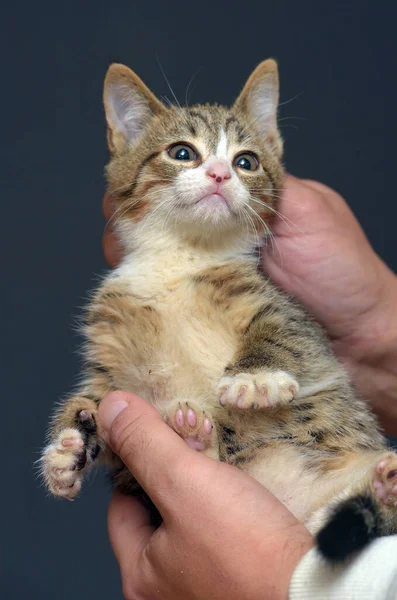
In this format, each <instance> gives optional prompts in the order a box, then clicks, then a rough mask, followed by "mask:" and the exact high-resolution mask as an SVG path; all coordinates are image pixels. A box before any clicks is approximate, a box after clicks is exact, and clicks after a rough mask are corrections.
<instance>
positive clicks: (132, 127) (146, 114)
mask: <svg viewBox="0 0 397 600" xmlns="http://www.w3.org/2000/svg"><path fill="white" fill-rule="evenodd" d="M103 102H104V105H105V112H106V121H107V124H108V145H109V150H110V151H111V152H112V153H114V154H118V153H120V152H122V151H123V150H124V149H125V148H126V147H127V146H128V145H130V144H133V143H134V142H135V141H136V140H137V139H138V138H139V137H140V136H141V135H142V134H143V133H144V131H145V129H146V128H147V126H148V125H149V123H150V121H151V120H152V118H153V117H154V116H156V115H159V114H161V113H163V112H165V111H166V110H167V109H166V108H165V106H164V104H162V103H161V102H160V100H157V98H156V96H155V95H154V94H152V92H151V91H150V90H149V88H147V87H146V85H145V84H144V83H143V81H142V80H141V79H140V78H139V77H138V75H136V74H135V73H134V72H133V71H131V69H129V68H128V67H126V66H125V65H119V64H113V65H111V66H110V67H109V70H108V72H107V74H106V78H105V84H104V89H103Z"/></svg>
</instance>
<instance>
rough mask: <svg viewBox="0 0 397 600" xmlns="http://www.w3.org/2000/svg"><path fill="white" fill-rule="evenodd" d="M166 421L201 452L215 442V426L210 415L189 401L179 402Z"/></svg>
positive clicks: (192, 446) (212, 445)
mask: <svg viewBox="0 0 397 600" xmlns="http://www.w3.org/2000/svg"><path fill="white" fill-rule="evenodd" d="M166 422H167V423H168V425H169V426H170V427H172V429H173V430H174V431H175V432H176V433H177V434H178V435H179V436H180V437H181V438H183V439H184V440H185V442H186V443H187V444H188V445H189V446H190V447H191V448H193V450H198V451H199V452H203V451H205V450H208V449H210V448H213V447H214V446H215V444H216V433H215V428H214V425H213V423H212V420H211V418H210V416H209V415H207V414H206V413H205V412H204V411H203V410H201V409H199V408H197V407H195V406H194V405H193V404H191V403H190V404H189V403H188V402H180V403H179V404H178V407H177V409H176V411H175V412H174V413H173V414H171V416H170V417H168V418H167V419H166Z"/></svg>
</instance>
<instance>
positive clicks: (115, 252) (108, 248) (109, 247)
mask: <svg viewBox="0 0 397 600" xmlns="http://www.w3.org/2000/svg"><path fill="white" fill-rule="evenodd" d="M102 248H103V253H104V255H105V260H106V262H107V263H108V264H109V265H110V266H111V267H117V265H118V264H119V262H120V261H121V259H122V257H123V255H122V252H121V248H120V244H119V242H118V240H117V237H116V235H115V233H114V229H113V227H112V225H109V224H107V225H106V227H105V231H104V232H103V236H102Z"/></svg>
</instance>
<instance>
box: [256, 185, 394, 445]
mask: <svg viewBox="0 0 397 600" xmlns="http://www.w3.org/2000/svg"><path fill="white" fill-rule="evenodd" d="M278 210H279V212H280V213H281V215H282V217H281V218H279V219H277V221H276V222H275V224H274V227H273V232H274V235H275V238H276V244H277V246H276V247H275V251H274V252H272V251H271V244H270V245H269V246H270V247H268V249H267V250H266V251H264V252H263V254H262V261H263V267H264V270H265V271H266V272H267V273H268V274H269V275H270V277H271V278H272V279H273V280H274V281H275V283H277V284H278V285H279V286H280V287H281V288H283V289H284V290H286V291H287V292H288V293H290V294H291V295H292V296H294V297H295V298H297V299H298V300H300V301H301V302H302V304H304V305H305V306H306V308H307V309H308V310H309V311H310V312H311V314H312V315H313V316H314V317H315V318H316V319H317V320H318V321H319V322H320V323H321V324H322V325H323V326H324V328H325V329H326V331H327V333H328V335H329V337H330V339H331V342H332V343H333V346H334V350H335V352H336V354H337V356H338V357H339V358H340V359H341V360H342V361H343V362H344V363H345V365H346V367H347V368H348V369H349V371H350V372H351V375H352V377H353V380H354V382H355V384H356V386H357V388H358V389H359V390H360V391H361V393H362V394H363V395H364V397H366V398H367V399H368V400H371V402H372V405H373V408H374V410H375V411H376V412H377V413H378V416H379V417H380V419H381V421H382V424H383V426H384V427H385V429H386V430H388V431H389V432H390V433H394V434H397V310H396V305H397V277H396V276H395V274H394V273H392V271H390V269H388V267H387V266H386V265H385V263H384V262H383V261H382V260H381V259H380V258H379V256H378V255H377V254H376V253H375V252H374V250H373V248H372V247H371V245H370V244H369V242H368V240H367V238H366V237H365V235H364V232H363V230H362V229H361V227H360V225H359V223H358V221H357V219H356V218H355V216H354V215H353V213H352V212H351V210H350V208H349V207H348V205H347V204H346V202H345V201H344V200H343V198H342V197H341V196H340V195H339V194H337V193H336V192H334V191H333V190H331V189H330V188H328V187H326V186H325V185H322V184H321V183H317V182H314V181H306V180H300V179H296V178H295V177H291V176H288V177H287V179H286V184H285V190H284V193H283V195H282V197H281V200H280V204H279V209H278Z"/></svg>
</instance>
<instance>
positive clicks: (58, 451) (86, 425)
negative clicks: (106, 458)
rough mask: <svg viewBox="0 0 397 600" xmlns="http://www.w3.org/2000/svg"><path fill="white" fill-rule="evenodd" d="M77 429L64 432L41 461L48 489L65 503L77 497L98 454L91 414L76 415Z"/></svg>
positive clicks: (93, 420) (89, 411)
mask: <svg viewBox="0 0 397 600" xmlns="http://www.w3.org/2000/svg"><path fill="white" fill-rule="evenodd" d="M76 425H77V426H78V429H77V428H72V427H70V428H66V429H63V430H62V431H61V432H60V433H59V435H58V436H57V438H56V439H55V440H54V442H53V443H52V444H50V445H49V446H47V448H46V449H45V450H44V453H43V456H42V458H41V464H42V474H43V477H44V480H45V483H46V485H47V487H48V489H49V490H50V492H51V493H52V494H54V496H60V497H63V498H66V499H68V500H73V498H74V497H75V496H76V495H77V494H78V493H79V491H80V489H81V484H82V479H83V474H84V472H85V471H86V469H87V467H88V465H90V464H91V463H92V461H93V460H94V458H95V456H96V454H97V453H98V449H97V444H96V423H95V417H94V411H91V410H82V411H79V412H78V413H77V415H76ZM93 442H94V443H93Z"/></svg>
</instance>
